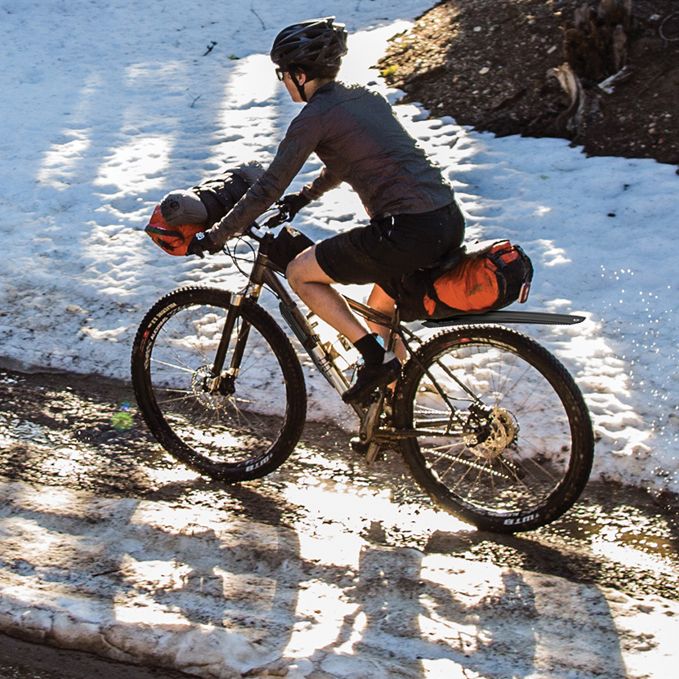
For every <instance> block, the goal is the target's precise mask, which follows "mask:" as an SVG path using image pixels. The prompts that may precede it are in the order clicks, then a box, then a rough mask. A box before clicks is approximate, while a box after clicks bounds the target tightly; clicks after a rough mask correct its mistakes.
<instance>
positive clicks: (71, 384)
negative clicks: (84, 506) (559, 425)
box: [0, 370, 679, 600]
mask: <svg viewBox="0 0 679 679" xmlns="http://www.w3.org/2000/svg"><path fill="white" fill-rule="evenodd" d="M349 438H350V434H348V433H347V432H345V431H343V430H341V429H338V428H337V427H335V426H334V425H332V424H328V423H322V424H319V423H308V424H307V426H306V429H305V432H304V436H303V439H302V441H301V442H300V445H299V446H298V449H297V450H296V451H295V452H294V453H293V455H292V456H291V458H290V459H289V460H288V461H287V462H286V464H285V465H284V466H283V467H282V468H280V469H279V470H278V471H276V472H275V473H273V474H271V475H269V476H268V477H267V478H265V479H262V480H259V481H256V482H252V483H249V484H241V485H235V486H224V485H222V484H217V483H215V482H212V481H210V480H209V479H205V478H202V477H200V476H199V475H197V474H195V473H194V472H192V471H191V470H188V469H187V468H185V467H184V466H183V465H181V464H180V463H178V462H176V461H175V460H174V459H173V458H172V457H170V456H169V455H168V454H167V453H166V452H165V451H164V450H163V449H162V448H161V447H160V446H159V445H158V444H157V443H156V442H155V441H154V440H153V438H152V437H151V435H150V433H149V432H148V431H147V429H146V427H145V425H144V424H143V422H142V421H141V417H140V415H139V413H138V412H137V410H136V407H135V403H134V398H133V394H132V391H131V387H130V385H129V384H125V383H120V382H115V381H111V380H107V379H104V378H101V377H98V376H82V375H73V374H37V373H36V374H26V373H19V372H14V371H10V370H0V447H1V448H2V454H1V455H0V475H1V476H4V477H6V478H9V479H12V480H21V481H26V482H29V483H31V482H32V483H39V484H45V485H52V486H65V487H68V488H74V489H83V490H88V491H91V492H95V493H97V494H99V495H104V496H124V497H135V498H146V499H157V500H164V501H171V502H173V503H177V505H179V506H186V507H191V506H196V507H213V508H214V507H222V508H224V509H225V510H227V509H228V510H232V511H240V512H242V513H243V514H245V515H246V516H248V517H251V518H253V519H255V520H257V521H259V522H262V523H269V524H271V525H290V526H293V525H294V526H295V527H296V529H297V530H298V531H299V530H300V529H301V530H304V531H307V532H308V533H309V534H314V533H315V532H316V531H317V530H318V529H319V527H322V529H323V530H326V529H327V528H328V525H327V524H335V525H334V526H333V528H334V529H335V530H336V531H338V532H339V533H347V534H351V533H354V534H358V535H360V536H361V537H362V538H364V539H366V540H368V541H370V542H371V543H373V544H375V545H386V546H394V547H412V548H416V549H419V550H422V551H424V552H439V553H445V554H450V555H455V556H461V557H464V558H465V559H470V560H474V561H489V562H492V563H494V564H496V565H498V566H508V567H520V568H525V569H530V570H533V571H536V572H540V573H544V574H549V575H558V576H561V577H565V578H568V579H569V580H572V581H576V582H583V583H593V584H597V585H601V586H605V587H612V588H615V589H618V590H620V591H622V592H624V593H627V594H629V595H632V596H635V595H641V594H658V595H661V596H664V597H666V598H669V599H673V600H677V599H678V598H679V593H678V592H679V588H678V587H677V584H679V576H678V575H677V574H679V556H678V551H679V550H677V545H678V530H677V522H676V514H677V509H678V508H679V502H678V500H677V498H676V497H673V496H653V495H651V494H649V493H647V492H644V491H643V490H640V489H635V488H629V487H621V486H618V485H613V484H604V483H592V482H590V484H589V485H588V487H587V489H586V491H585V493H584V495H583V497H582V498H581V501H580V502H579V503H578V504H577V505H576V506H575V507H574V508H573V509H572V510H570V511H569V512H568V513H567V514H566V515H565V516H564V517H563V518H562V519H560V520H558V521H556V522H555V523H553V524H551V525H550V526H547V527H545V528H542V529H540V530H538V531H534V532H532V533H523V534H518V535H515V536H498V535H494V534H490V533H483V532H480V531H476V530H474V529H472V528H470V527H468V526H465V525H464V524H462V523H460V524H459V526H460V527H459V529H455V528H453V529H451V528H450V522H446V519H447V518H448V517H447V515H443V514H440V513H432V511H431V509H432V507H431V503H430V502H429V500H428V498H427V497H426V496H425V495H423V494H422V493H421V492H420V491H419V490H418V489H417V487H415V486H414V483H413V481H412V479H411V478H410V477H409V476H408V474H407V470H405V469H404V467H403V465H402V462H401V460H400V457H399V456H398V454H396V453H390V454H388V456H387V457H386V458H385V459H382V460H379V461H378V462H376V463H374V464H373V465H370V466H368V465H366V463H365V461H364V460H363V459H362V458H361V457H360V456H359V455H357V454H355V453H353V452H352V451H351V448H350V445H349ZM295 488H299V489H300V491H301V490H302V489H304V490H305V491H308V490H309V489H310V488H313V490H314V491H316V492H315V493H314V494H313V495H312V497H314V498H317V502H315V503H311V502H309V501H308V497H309V496H308V494H307V495H300V498H304V499H301V500H298V501H295V499H294V498H295V494H294V492H291V489H295ZM338 494H341V495H342V496H343V497H345V498H346V502H351V500H352V497H354V498H356V499H357V500H358V499H359V498H360V500H361V502H360V503H359V502H357V503H356V505H357V506H358V505H359V504H360V506H361V507H371V504H372V505H374V507H375V508H376V513H375V515H373V516H371V515H370V513H369V512H367V511H365V510H362V513H361V514H360V515H359V516H357V515H355V514H351V515H347V514H345V513H344V514H343V513H338V512H335V511H333V503H336V502H337V496H338ZM291 498H292V499H291ZM366 498H368V499H369V500H370V502H368V503H366V502H364V500H365V499H366ZM378 507H379V509H377V508H378ZM385 507H386V509H385ZM437 517H440V518H437ZM442 526H445V527H442Z"/></svg>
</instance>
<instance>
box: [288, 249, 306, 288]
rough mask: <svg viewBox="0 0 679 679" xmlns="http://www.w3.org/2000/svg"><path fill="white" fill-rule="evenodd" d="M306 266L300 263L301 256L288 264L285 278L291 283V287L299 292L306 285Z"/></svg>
mask: <svg viewBox="0 0 679 679" xmlns="http://www.w3.org/2000/svg"><path fill="white" fill-rule="evenodd" d="M303 272H304V266H303V265H302V263H301V261H300V257H299V255H298V256H297V257H295V258H294V259H293V260H291V261H290V262H289V263H288V266H287V267H286V268H285V277H286V278H287V279H288V283H290V287H291V288H292V289H293V290H294V291H295V292H297V289H298V287H299V286H300V285H301V284H302V283H304V273H303Z"/></svg>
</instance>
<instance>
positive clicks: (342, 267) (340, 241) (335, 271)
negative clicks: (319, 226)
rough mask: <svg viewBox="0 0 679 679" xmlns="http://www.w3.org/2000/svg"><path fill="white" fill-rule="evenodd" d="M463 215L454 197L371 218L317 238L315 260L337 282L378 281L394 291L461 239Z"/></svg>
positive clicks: (387, 290) (392, 292)
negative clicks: (415, 210) (423, 208)
mask: <svg viewBox="0 0 679 679" xmlns="http://www.w3.org/2000/svg"><path fill="white" fill-rule="evenodd" d="M463 237H464V217H463V216H462V213H461V212H460V209H459V207H458V206H457V204H456V203H454V202H453V203H451V204H450V205H446V206H445V207H442V208H439V209H438V210H433V211H432V212H423V213H420V214H412V215H395V216H394V217H385V218H383V219H374V220H373V221H371V222H370V224H368V225H367V226H359V227H356V228H354V229H351V230H349V231H345V232H344V233H340V234H338V235H337V236H332V237H331V238H328V239H327V240H323V241H321V242H320V243H317V244H316V261H317V262H318V264H319V265H320V267H321V269H323V271H324V272H325V273H326V274H327V275H328V276H330V278H332V279H333V280H334V281H335V282H336V283H342V284H349V283H361V284H362V283H377V284H378V285H379V286H380V287H381V288H382V289H383V290H384V291H385V292H386V293H387V294H389V295H391V296H392V297H394V298H396V297H398V283H399V281H400V280H401V278H402V277H403V276H405V275H408V274H410V273H413V272H414V271H417V270H418V269H426V268H428V267H431V266H433V265H435V264H436V263H437V262H438V261H439V260H440V259H442V258H443V257H444V255H446V254H447V253H448V252H450V251H451V250H453V249H455V248H457V247H459V246H460V245H461V244H462V239H463Z"/></svg>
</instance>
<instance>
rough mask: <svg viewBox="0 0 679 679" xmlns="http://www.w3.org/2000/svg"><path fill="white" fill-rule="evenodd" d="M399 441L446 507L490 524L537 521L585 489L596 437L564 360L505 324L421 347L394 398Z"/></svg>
mask: <svg viewBox="0 0 679 679" xmlns="http://www.w3.org/2000/svg"><path fill="white" fill-rule="evenodd" d="M398 402H399V406H400V407H399V410H400V415H399V417H398V422H399V425H400V427H402V428H404V429H407V428H410V427H412V429H414V430H415V432H417V436H413V437H412V438H409V439H406V440H405V441H404V442H403V444H402V450H403V453H404V456H405V458H406V461H407V462H408V464H409V466H410V467H411V469H412V471H413V473H414V476H415V477H416V479H417V480H418V481H419V482H420V484H421V485H422V486H423V487H424V488H425V489H426V490H427V491H428V492H429V493H430V495H431V496H432V497H433V498H434V499H435V500H436V501H437V502H438V503H439V504H441V505H442V506H443V507H444V508H446V509H448V510H450V511H452V512H453V513H456V514H458V515H460V516H462V517H463V518H466V519H467V520H470V521H471V522H472V523H474V524H475V525H477V526H479V527H481V528H485V529H488V530H496V531H502V532H513V531H515V530H526V529H529V528H535V527H537V526H540V525H544V524H545V523H549V522H550V521H553V520H554V519H555V518H557V517H558V516H560V515H561V514H563V512H565V511H566V510H567V509H568V508H569V507H570V506H571V505H572V504H573V502H574V501H575V499H576V498H577V496H578V495H579V494H580V492H581V491H582V489H583V487H584V485H585V483H586V481H587V478H588V476H589V471H590V468H591V462H592V447H593V438H592V430H591V422H590V419H589V414H588V411H587V409H586V406H585V404H584V401H583V399H582V396H581V394H580V392H579V390H578V388H577V386H576V385H575V383H574V382H573V380H572V378H571V377H570V375H569V374H568V373H567V372H566V370H565V368H564V367H563V366H562V365H561V364H560V363H559V362H558V361H557V359H556V358H555V357H554V356H552V355H551V354H550V353H549V352H547V351H546V350H545V349H544V348H542V347H541V346H540V345H538V344H537V343H535V342H534V341H533V340H531V339H529V338H527V337H525V336H524V335H521V334H520V333H516V332H514V331H511V330H508V329H505V328H496V327H494V328H481V329H479V328H468V329H461V330H456V331H453V332H449V333H445V334H444V335H441V336H438V337H435V338H434V339H432V340H431V341H430V342H428V343H427V344H426V345H425V346H424V347H423V348H422V349H421V350H420V352H418V355H417V357H416V360H414V361H413V362H412V363H411V365H410V366H409V369H407V371H406V376H405V379H404V393H403V394H402V396H401V397H400V398H399V399H398Z"/></svg>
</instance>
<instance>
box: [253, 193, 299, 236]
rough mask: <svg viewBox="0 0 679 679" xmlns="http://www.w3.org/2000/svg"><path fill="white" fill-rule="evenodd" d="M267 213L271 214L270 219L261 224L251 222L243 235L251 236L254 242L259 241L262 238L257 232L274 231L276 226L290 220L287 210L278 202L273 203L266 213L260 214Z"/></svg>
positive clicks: (290, 216)
mask: <svg viewBox="0 0 679 679" xmlns="http://www.w3.org/2000/svg"><path fill="white" fill-rule="evenodd" d="M269 212H270V213H272V214H271V217H269V218H268V219H266V220H265V221H263V222H261V223H260V222H258V221H254V222H252V224H250V226H249V227H248V229H247V231H246V232H245V233H246V234H247V235H248V236H252V237H253V238H254V239H255V240H261V239H262V236H261V235H260V234H258V233H257V231H258V230H261V229H275V228H276V227H277V226H280V225H281V224H284V223H285V222H289V221H291V220H292V215H291V214H290V210H289V208H288V207H287V206H286V205H284V204H283V203H282V202H280V201H278V202H276V203H274V204H273V205H272V206H271V207H270V208H269V209H268V210H267V211H266V212H264V213H263V214H262V216H263V215H266V214H268V213H269Z"/></svg>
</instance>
